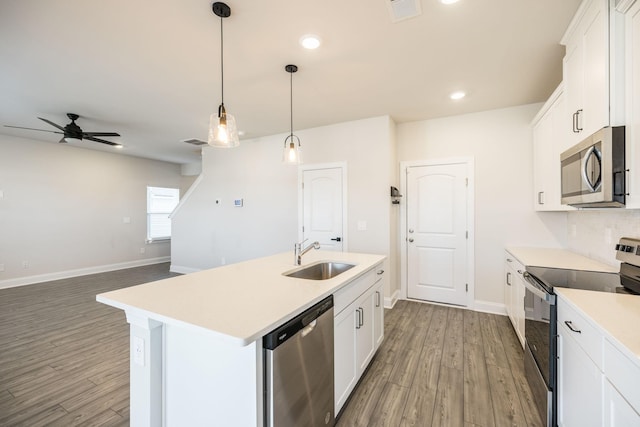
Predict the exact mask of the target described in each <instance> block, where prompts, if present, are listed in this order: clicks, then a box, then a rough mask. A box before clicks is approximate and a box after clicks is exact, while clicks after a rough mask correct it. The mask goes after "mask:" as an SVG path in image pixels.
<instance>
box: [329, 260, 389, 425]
mask: <svg viewBox="0 0 640 427" xmlns="http://www.w3.org/2000/svg"><path fill="white" fill-rule="evenodd" d="M381 267H382V264H379V265H378V266H376V267H374V269H372V270H370V271H369V272H367V273H365V274H364V275H363V276H362V277H360V278H358V279H356V280H354V281H353V282H352V283H349V284H347V285H346V286H345V287H343V288H342V289H340V290H339V291H338V292H336V294H334V306H335V307H334V310H335V311H334V316H335V317H334V377H335V386H334V398H335V413H336V414H337V413H338V412H339V411H340V409H341V408H342V406H343V405H344V403H345V402H346V400H347V399H348V398H349V395H350V394H351V392H352V391H353V389H354V387H355V385H356V383H357V382H358V380H359V379H360V376H361V375H362V374H363V373H364V371H365V369H366V368H367V366H368V365H369V363H370V362H371V359H372V358H373V355H374V354H375V352H376V351H377V350H378V348H379V347H380V344H381V343H382V339H383V337H384V313H383V311H384V307H383V305H382V300H383V295H382V290H383V285H384V281H383V280H382V278H383V275H384V270H382V268H381Z"/></svg>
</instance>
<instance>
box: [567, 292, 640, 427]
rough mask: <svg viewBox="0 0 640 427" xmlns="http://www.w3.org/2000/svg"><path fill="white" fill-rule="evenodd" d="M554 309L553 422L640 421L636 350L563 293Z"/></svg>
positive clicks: (611, 424)
mask: <svg viewBox="0 0 640 427" xmlns="http://www.w3.org/2000/svg"><path fill="white" fill-rule="evenodd" d="M585 292H587V291H585ZM557 308H558V365H557V366H558V426H560V427H562V426H566V427H571V426H607V427H629V426H640V387H638V384H640V363H639V362H638V358H637V355H636V354H633V353H632V352H630V351H629V350H627V349H625V350H621V349H620V344H617V343H615V340H612V339H611V338H609V337H610V335H609V334H608V333H607V332H606V331H605V330H603V329H601V327H599V326H598V324H597V323H595V322H594V321H593V320H592V319H591V318H589V317H588V316H587V315H586V314H584V312H582V311H580V310H578V309H576V308H575V306H573V305H571V304H570V303H569V302H568V301H566V300H565V299H564V297H562V296H558V305H557ZM623 348H624V347H623Z"/></svg>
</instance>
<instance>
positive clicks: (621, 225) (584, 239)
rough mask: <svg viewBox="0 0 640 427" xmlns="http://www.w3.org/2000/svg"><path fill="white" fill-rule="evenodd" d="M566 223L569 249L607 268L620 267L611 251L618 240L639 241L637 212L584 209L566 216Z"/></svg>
mask: <svg viewBox="0 0 640 427" xmlns="http://www.w3.org/2000/svg"><path fill="white" fill-rule="evenodd" d="M568 222H569V249H570V250H572V251H574V252H577V253H579V254H582V255H585V256H587V257H589V258H593V259H596V260H598V261H602V262H604V263H606V264H609V265H614V266H618V265H619V263H620V261H618V260H616V252H615V250H614V247H615V245H616V243H618V240H620V237H633V238H636V239H640V210H624V209H597V210H590V209H584V210H578V211H572V212H569V217H568ZM574 229H575V235H574V234H573V230H574Z"/></svg>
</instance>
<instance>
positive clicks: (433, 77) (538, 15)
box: [0, 0, 580, 163]
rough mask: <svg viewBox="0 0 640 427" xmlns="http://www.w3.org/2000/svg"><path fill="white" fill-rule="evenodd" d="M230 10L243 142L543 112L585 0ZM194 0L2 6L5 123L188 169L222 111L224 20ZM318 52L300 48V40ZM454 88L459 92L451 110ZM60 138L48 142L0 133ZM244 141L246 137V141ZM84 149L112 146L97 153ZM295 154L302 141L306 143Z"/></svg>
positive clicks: (272, 0) (234, 5)
mask: <svg viewBox="0 0 640 427" xmlns="http://www.w3.org/2000/svg"><path fill="white" fill-rule="evenodd" d="M386 1H387V0H347V1H344V0H322V1H320V0H315V1H314V0H269V1H265V0H229V1H227V4H228V5H229V6H230V7H231V11H232V14H231V17H229V18H226V19H225V20H224V55H225V74H224V78H225V90H224V95H225V107H226V108H227V112H228V113H230V114H233V115H234V116H235V117H236V120H237V123H238V128H239V129H240V130H241V131H243V132H244V136H243V137H242V138H241V141H242V139H247V138H257V137H260V136H266V135H274V134H279V133H285V132H288V130H289V114H290V112H289V108H290V107H289V83H290V81H289V74H288V73H287V72H286V71H285V70H284V66H285V65H287V64H289V63H293V64H296V65H298V67H299V70H298V72H297V73H296V74H294V75H293V103H294V128H295V129H306V128H311V127H316V126H323V125H327V124H331V123H338V122H344V121H350V120H357V119H361V118H366V117H373V116H381V115H390V116H391V117H392V118H393V119H394V120H395V121H396V122H397V123H403V122H409V121H415V120H424V119H430V118H436V117H443V116H450V115H457V114H463V113H469V112H476V111H483V110H489V109H495V108H503V107H509V106H515V105H522V104H528V103H533V102H540V101H544V100H545V99H546V98H547V97H548V96H549V95H550V93H551V92H552V91H553V89H555V87H556V86H557V84H558V83H559V82H560V81H561V79H562V69H561V63H562V56H563V54H564V48H563V47H562V46H560V45H559V43H558V42H559V40H560V38H561V37H562V34H563V33H564V30H565V28H566V27H567V25H568V24H569V22H570V20H571V17H572V15H573V13H574V12H575V11H576V9H577V7H578V5H579V3H580V0H560V1H559V0H510V1H507V0H460V2H459V3H455V4H453V5H448V6H447V5H443V4H442V3H440V2H439V1H438V0H418V1H419V2H420V4H421V8H422V14H421V15H420V16H418V17H415V18H411V19H407V20H403V21H399V22H395V23H394V22H392V19H391V14H390V11H389V7H388V5H387V4H386ZM211 3H212V2H211V1H205V0H189V1H179V0H165V1H150V0H135V1H131V0H110V1H97V0H87V1H77V0H20V1H3V2H1V3H0V64H2V66H1V67H0V93H1V94H2V97H1V99H2V101H1V102H0V124H4V125H14V126H25V127H30V128H38V129H53V128H51V127H49V126H48V125H47V124H46V123H44V122H41V121H40V120H38V119H37V117H43V118H46V119H48V120H51V121H53V122H56V123H58V124H60V125H63V126H64V125H65V124H67V123H68V122H69V120H68V119H67V117H66V113H67V112H72V113H77V114H79V115H80V119H79V120H78V122H77V123H78V124H79V125H80V126H81V127H82V128H83V130H85V131H116V132H119V133H120V134H121V135H122V136H121V137H120V138H105V139H110V140H114V141H117V142H121V143H122V144H123V145H124V148H122V149H121V150H120V151H118V152H120V153H122V154H127V155H133V156H139V157H147V158H152V159H157V160H164V161H169V162H174V163H191V162H195V161H198V160H199V152H200V150H199V149H198V147H195V146H192V145H189V144H186V143H184V142H181V140H183V139H187V138H199V139H205V140H206V138H207V128H208V123H209V115H210V114H211V113H214V112H216V113H217V108H218V105H219V104H220V96H221V94H220V18H218V17H217V16H215V15H214V14H213V12H212V11H211ZM308 33H313V34H317V35H319V36H320V37H321V39H322V45H321V46H320V48H318V49H316V50H305V49H303V48H302V47H301V46H300V45H299V43H298V41H299V39H300V37H301V36H302V35H304V34H308ZM454 90H464V91H465V92H466V93H467V97H466V98H464V99H462V100H459V101H451V100H450V99H449V94H450V93H451V92H453V91H454ZM0 133H2V134H6V135H15V136H21V137H25V138H31V139H36V140H41V141H48V142H51V143H57V141H58V140H59V135H55V134H51V133H46V132H36V131H29V130H17V129H11V128H6V127H0ZM241 143H242V142H241ZM80 145H81V146H84V147H89V148H92V149H100V150H106V151H114V150H115V149H114V148H112V147H109V146H106V145H103V144H99V143H95V142H89V141H83V142H82V143H80ZM303 145H304V141H303Z"/></svg>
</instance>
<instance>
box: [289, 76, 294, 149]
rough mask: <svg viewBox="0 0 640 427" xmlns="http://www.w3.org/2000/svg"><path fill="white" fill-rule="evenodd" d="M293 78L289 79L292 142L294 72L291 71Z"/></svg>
mask: <svg viewBox="0 0 640 427" xmlns="http://www.w3.org/2000/svg"><path fill="white" fill-rule="evenodd" d="M289 74H290V76H289V77H291V79H290V80H289V82H290V83H289V89H290V90H289V94H290V101H291V142H293V73H289Z"/></svg>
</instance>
